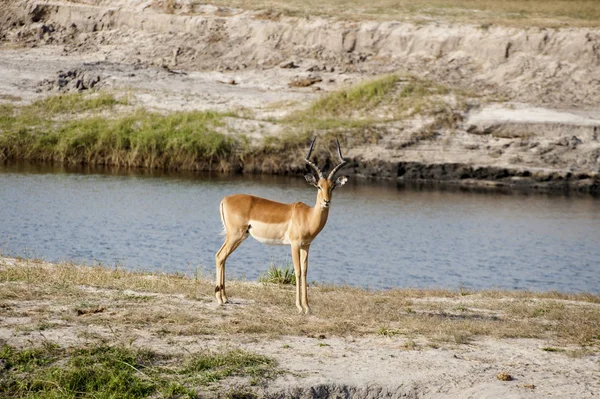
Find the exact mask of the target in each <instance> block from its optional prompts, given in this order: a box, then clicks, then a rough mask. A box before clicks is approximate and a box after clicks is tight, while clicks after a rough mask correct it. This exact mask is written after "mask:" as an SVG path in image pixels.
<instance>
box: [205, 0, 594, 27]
mask: <svg viewBox="0 0 600 399" xmlns="http://www.w3.org/2000/svg"><path fill="white" fill-rule="evenodd" d="M212 3H214V4H216V5H219V6H230V7H238V8H242V9H254V10H266V11H268V14H265V13H263V14H261V17H262V18H265V15H266V17H270V18H278V16H279V15H280V13H283V14H284V15H291V16H306V15H325V16H333V17H338V18H342V19H374V20H401V21H402V20H410V21H414V22H429V21H448V22H460V23H469V24H479V25H481V26H482V27H486V26H489V25H490V24H496V25H508V26H518V27H524V26H540V27H563V26H593V27H597V26H600V7H598V2H597V1H596V0H530V1H522V0H504V1H494V0H451V1H445V0H374V1H367V0H349V1H342V0H325V1H315V0H306V1H301V2H298V1H292V0H262V1H253V2H247V1H242V0H214V1H212ZM274 10H275V11H274Z"/></svg>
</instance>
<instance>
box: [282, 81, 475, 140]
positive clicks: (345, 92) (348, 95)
mask: <svg viewBox="0 0 600 399" xmlns="http://www.w3.org/2000/svg"><path fill="white" fill-rule="evenodd" d="M466 95H467V93H462V92H453V91H451V90H450V89H449V88H448V87H445V86H442V85H438V84H435V83H434V82H431V81H428V80H424V79H418V78H416V77H413V76H401V75H385V76H382V77H379V78H376V79H372V80H369V81H365V82H361V83H359V84H357V85H354V86H351V87H349V88H346V89H342V90H339V91H336V92H333V93H328V94H326V95H325V96H324V97H322V98H321V99H319V100H317V101H316V102H314V103H313V104H312V105H311V106H310V107H309V108H308V109H306V110H302V111H297V112H295V113H293V114H292V115H290V116H289V117H287V118H286V119H285V120H284V122H287V123H290V124H294V125H297V126H303V127H304V128H305V129H340V128H342V129H344V128H359V129H361V130H362V129H364V128H365V127H369V126H375V125H377V124H381V123H388V122H393V121H398V120H403V119H406V118H410V117H413V116H414V115H416V114H422V115H425V116H427V115H432V114H438V113H440V112H441V111H443V110H444V109H447V108H449V107H450V106H449V105H448V103H449V99H448V98H447V97H450V96H454V97H458V98H459V99H462V98H463V97H465V96H466ZM458 102H459V103H460V101H458ZM459 106H460V104H459Z"/></svg>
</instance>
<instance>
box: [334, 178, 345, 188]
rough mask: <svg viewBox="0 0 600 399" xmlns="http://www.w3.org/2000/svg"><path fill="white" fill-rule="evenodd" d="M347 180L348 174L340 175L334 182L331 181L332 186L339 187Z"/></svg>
mask: <svg viewBox="0 0 600 399" xmlns="http://www.w3.org/2000/svg"><path fill="white" fill-rule="evenodd" d="M347 181H348V176H340V177H338V178H337V179H335V183H333V188H337V187H341V186H343V185H344V184H346V182H347Z"/></svg>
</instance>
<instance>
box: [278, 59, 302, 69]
mask: <svg viewBox="0 0 600 399" xmlns="http://www.w3.org/2000/svg"><path fill="white" fill-rule="evenodd" d="M279 67H280V68H283V69H295V68H298V65H296V64H294V61H289V62H286V63H283V64H281V65H279Z"/></svg>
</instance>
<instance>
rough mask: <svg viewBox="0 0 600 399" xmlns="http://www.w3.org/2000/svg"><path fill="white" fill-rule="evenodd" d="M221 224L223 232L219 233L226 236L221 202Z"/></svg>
mask: <svg viewBox="0 0 600 399" xmlns="http://www.w3.org/2000/svg"><path fill="white" fill-rule="evenodd" d="M220 207H221V223H222V224H223V230H222V231H221V233H220V235H222V236H224V235H227V228H226V227H225V218H224V217H223V201H221V205H220Z"/></svg>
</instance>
